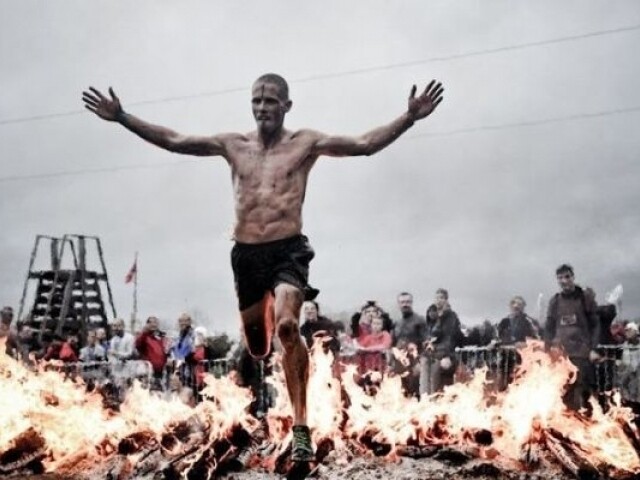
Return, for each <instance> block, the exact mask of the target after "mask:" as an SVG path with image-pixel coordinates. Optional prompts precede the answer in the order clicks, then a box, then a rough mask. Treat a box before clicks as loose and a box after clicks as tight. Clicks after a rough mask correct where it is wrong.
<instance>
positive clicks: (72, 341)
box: [43, 334, 78, 363]
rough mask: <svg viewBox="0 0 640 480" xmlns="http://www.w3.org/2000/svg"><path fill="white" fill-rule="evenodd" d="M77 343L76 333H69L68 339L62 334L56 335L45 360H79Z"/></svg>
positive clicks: (67, 361)
mask: <svg viewBox="0 0 640 480" xmlns="http://www.w3.org/2000/svg"><path fill="white" fill-rule="evenodd" d="M77 345H78V337H77V335H75V334H70V335H68V336H67V340H66V341H65V340H64V339H63V337H61V336H60V335H55V336H54V337H53V341H52V342H51V345H49V348H48V349H47V353H46V354H45V356H44V358H43V360H45V361H48V360H61V361H63V362H65V363H72V362H77V361H78V354H77V353H76V348H77Z"/></svg>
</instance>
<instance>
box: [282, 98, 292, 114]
mask: <svg viewBox="0 0 640 480" xmlns="http://www.w3.org/2000/svg"><path fill="white" fill-rule="evenodd" d="M292 106H293V102H292V101H291V100H287V101H286V102H284V113H288V112H289V110H291V107H292Z"/></svg>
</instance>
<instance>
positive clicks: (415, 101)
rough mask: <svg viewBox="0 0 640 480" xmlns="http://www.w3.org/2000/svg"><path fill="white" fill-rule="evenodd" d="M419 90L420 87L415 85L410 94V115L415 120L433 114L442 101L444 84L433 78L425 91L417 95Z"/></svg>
mask: <svg viewBox="0 0 640 480" xmlns="http://www.w3.org/2000/svg"><path fill="white" fill-rule="evenodd" d="M417 90H418V87H416V86H415V85H414V86H413V88H412V89H411V94H410V95H409V115H410V116H411V118H412V119H413V120H414V121H415V120H421V119H423V118H425V117H426V116H427V115H429V114H431V112H433V111H434V110H435V109H436V107H437V106H438V105H439V104H440V102H441V101H442V92H444V88H443V87H442V84H441V83H440V82H438V83H436V81H435V80H431V82H430V83H429V85H427V88H425V89H424V92H422V94H421V95H418V96H417V97H416V91H417Z"/></svg>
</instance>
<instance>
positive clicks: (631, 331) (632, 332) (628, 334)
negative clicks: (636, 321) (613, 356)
mask: <svg viewBox="0 0 640 480" xmlns="http://www.w3.org/2000/svg"><path fill="white" fill-rule="evenodd" d="M624 336H625V338H626V339H627V341H629V342H635V341H636V340H637V339H638V331H637V330H636V329H635V328H625V330H624Z"/></svg>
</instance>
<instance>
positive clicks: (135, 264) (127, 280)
mask: <svg viewBox="0 0 640 480" xmlns="http://www.w3.org/2000/svg"><path fill="white" fill-rule="evenodd" d="M137 273H138V259H137V258H136V259H135V260H134V261H133V265H131V268H130V269H129V271H128V272H127V275H126V276H125V277H124V283H131V282H132V281H133V279H134V278H135V276H136V275H137Z"/></svg>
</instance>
